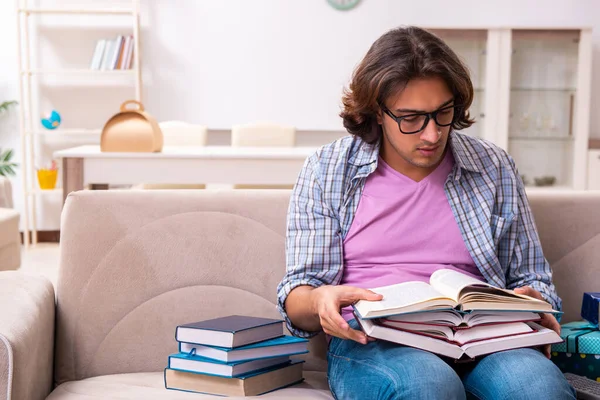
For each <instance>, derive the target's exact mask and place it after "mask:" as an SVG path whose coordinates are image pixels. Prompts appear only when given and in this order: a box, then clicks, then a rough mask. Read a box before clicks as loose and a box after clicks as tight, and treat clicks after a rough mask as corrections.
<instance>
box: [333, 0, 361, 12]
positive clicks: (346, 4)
mask: <svg viewBox="0 0 600 400" xmlns="http://www.w3.org/2000/svg"><path fill="white" fill-rule="evenodd" d="M327 2H328V3H329V5H330V6H332V7H333V8H335V9H336V10H341V11H346V10H351V9H353V8H354V7H356V5H357V4H358V3H359V2H360V0H327Z"/></svg>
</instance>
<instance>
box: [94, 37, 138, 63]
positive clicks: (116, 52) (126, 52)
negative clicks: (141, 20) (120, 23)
mask: <svg viewBox="0 0 600 400" xmlns="http://www.w3.org/2000/svg"><path fill="white" fill-rule="evenodd" d="M134 44H135V43H134V39H133V36H132V35H127V36H124V35H118V36H117V37H116V38H114V39H99V40H98V41H97V42H96V47H95V48H94V54H93V55H92V60H91V62H90V68H91V69H93V70H102V71H110V70H117V69H131V67H132V65H133V50H134V47H135V46H134Z"/></svg>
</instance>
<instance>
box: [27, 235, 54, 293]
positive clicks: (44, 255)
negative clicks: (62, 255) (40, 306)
mask: <svg viewBox="0 0 600 400" xmlns="http://www.w3.org/2000/svg"><path fill="white" fill-rule="evenodd" d="M21 257H22V258H21V271H23V272H28V273H34V274H41V275H43V276H45V277H46V278H48V279H49V280H50V281H51V282H52V283H53V284H54V287H56V280H57V277H58V260H59V247H58V243H38V244H36V245H35V246H30V247H29V249H27V250H25V248H23V250H22V253H21Z"/></svg>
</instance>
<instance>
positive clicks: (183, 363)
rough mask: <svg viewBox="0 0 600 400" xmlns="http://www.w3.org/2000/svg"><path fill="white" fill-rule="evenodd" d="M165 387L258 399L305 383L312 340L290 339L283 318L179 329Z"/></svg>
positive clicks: (224, 320) (218, 321)
mask: <svg viewBox="0 0 600 400" xmlns="http://www.w3.org/2000/svg"><path fill="white" fill-rule="evenodd" d="M175 338H176V340H177V342H178V343H179V352H178V353H175V354H171V355H170V356H169V361H168V366H167V368H165V387H166V388H167V389H172V390H181V391H186V392H198V393H207V394H214V395H221V396H256V395H259V394H263V393H267V392H271V391H274V390H277V389H280V388H283V387H287V386H290V385H293V384H296V383H299V382H302V381H303V377H302V364H303V361H301V360H296V359H293V358H292V357H291V356H293V355H298V354H304V353H307V352H308V350H307V343H308V340H306V339H301V338H296V337H293V336H286V335H284V332H283V321H282V320H280V319H270V318H257V317H248V316H242V315H230V316H227V317H223V318H216V319H211V320H206V321H201V322H196V323H191V324H186V325H180V326H178V327H177V328H176V331H175Z"/></svg>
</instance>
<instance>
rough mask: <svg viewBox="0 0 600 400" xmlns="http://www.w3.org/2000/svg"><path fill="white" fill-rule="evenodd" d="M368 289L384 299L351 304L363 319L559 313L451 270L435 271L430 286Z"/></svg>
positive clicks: (408, 284)
mask: <svg viewBox="0 0 600 400" xmlns="http://www.w3.org/2000/svg"><path fill="white" fill-rule="evenodd" d="M371 290H372V291H373V292H375V293H379V294H382V295H383V299H382V300H379V301H367V300H359V301H358V302H357V303H356V304H354V306H353V307H354V311H355V312H356V313H357V314H358V316H359V317H361V318H363V319H368V318H381V317H387V316H390V315H397V314H403V313H410V312H419V311H430V310H440V309H452V308H453V309H456V310H462V311H469V310H493V311H531V312H545V313H559V311H555V310H553V309H552V306H551V305H550V304H549V303H547V302H545V301H542V300H538V299H535V298H533V297H530V296H526V295H523V294H517V293H515V292H514V291H512V290H508V289H500V288H497V287H495V286H493V285H490V284H489V283H487V282H483V281H480V280H478V279H475V278H472V277H470V276H468V275H465V274H462V273H460V272H458V271H454V270H451V269H441V270H437V271H435V272H434V273H433V274H431V278H430V279H429V284H427V283H425V282H419V281H411V282H404V283H399V284H396V285H391V286H384V287H380V288H374V289H371Z"/></svg>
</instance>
